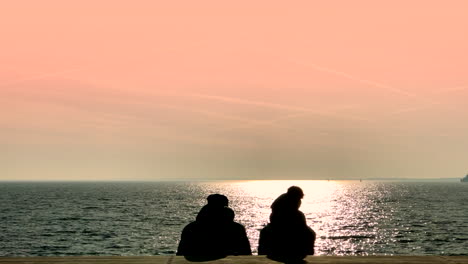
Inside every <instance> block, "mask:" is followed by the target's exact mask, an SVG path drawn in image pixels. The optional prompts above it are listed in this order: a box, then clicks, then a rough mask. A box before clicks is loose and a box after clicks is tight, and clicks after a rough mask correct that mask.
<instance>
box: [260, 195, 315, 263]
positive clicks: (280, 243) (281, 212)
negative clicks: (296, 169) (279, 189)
mask: <svg viewBox="0 0 468 264" xmlns="http://www.w3.org/2000/svg"><path fill="white" fill-rule="evenodd" d="M303 196H304V194H303V192H302V190H301V189H300V188H299V187H296V186H292V187H290V188H289V189H288V192H287V193H284V194H282V195H280V196H279V197H278V198H277V199H275V201H274V202H273V204H272V205H271V209H272V213H271V215H270V223H269V224H268V225H267V226H266V227H265V228H263V229H262V230H261V232H260V240H259V247H258V254H259V255H267V256H268V257H270V258H272V259H276V260H280V261H286V260H301V259H303V258H304V257H305V256H307V255H313V254H314V244H315V237H316V235H315V232H314V231H313V230H312V229H311V228H310V227H308V226H307V223H306V219H305V216H304V213H302V212H301V211H299V207H300V205H301V199H302V197H303Z"/></svg>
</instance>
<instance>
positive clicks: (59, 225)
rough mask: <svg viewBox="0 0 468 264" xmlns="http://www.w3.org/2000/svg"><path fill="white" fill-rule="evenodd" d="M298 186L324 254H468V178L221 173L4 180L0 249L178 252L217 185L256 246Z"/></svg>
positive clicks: (25, 252)
mask: <svg viewBox="0 0 468 264" xmlns="http://www.w3.org/2000/svg"><path fill="white" fill-rule="evenodd" d="M291 185H297V186H300V187H301V188H302V189H303V190H304V193H305V197H304V199H303V200H302V206H301V208H300V210H301V211H303V212H304V214H305V216H306V218H307V223H308V225H309V226H311V227H312V228H313V229H314V230H315V232H316V233H317V240H316V244H315V252H316V254H317V255H468V250H467V249H468V184H466V183H460V182H377V181H364V182H359V181H212V182H42V183H39V182H36V183H33V182H30V183H20V182H3V183H0V256H67V255H167V254H175V253H176V251H177V245H178V242H179V239H180V234H181V231H182V229H183V227H184V226H185V225H186V224H188V223H189V222H191V221H193V220H194V219H195V217H196V215H197V213H198V211H199V210H200V208H201V207H202V206H203V205H204V204H205V203H206V197H207V196H208V195H209V194H212V193H221V194H224V195H226V196H227V197H228V198H229V200H230V203H229V206H230V207H231V208H232V209H233V210H234V212H235V213H236V217H235V220H236V221H237V222H239V223H241V224H243V225H244V226H245V228H246V231H247V235H248V237H249V240H250V243H251V247H252V251H253V252H254V254H256V252H257V250H256V249H257V247H258V237H259V232H260V230H261V229H262V228H263V227H264V226H265V224H267V223H268V218H269V214H270V212H271V209H270V205H271V203H272V202H273V200H274V199H275V198H276V197H277V196H279V195H280V194H282V193H284V192H286V189H287V188H288V187H289V186H291Z"/></svg>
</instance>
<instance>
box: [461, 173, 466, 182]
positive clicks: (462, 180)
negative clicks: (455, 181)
mask: <svg viewBox="0 0 468 264" xmlns="http://www.w3.org/2000/svg"><path fill="white" fill-rule="evenodd" d="M460 181H461V182H468V174H466V176H465V177H464V178H461V179H460Z"/></svg>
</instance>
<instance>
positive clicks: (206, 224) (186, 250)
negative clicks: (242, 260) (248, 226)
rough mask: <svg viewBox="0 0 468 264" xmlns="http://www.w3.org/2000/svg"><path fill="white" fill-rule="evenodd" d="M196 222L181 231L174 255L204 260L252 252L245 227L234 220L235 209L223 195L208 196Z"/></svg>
mask: <svg viewBox="0 0 468 264" xmlns="http://www.w3.org/2000/svg"><path fill="white" fill-rule="evenodd" d="M207 200H208V204H207V205H205V206H203V208H202V209H201V210H200V212H199V213H198V215H197V218H196V221H194V222H192V223H190V224H188V225H187V226H186V227H185V228H184V230H183V231H182V235H181V240H180V243H179V247H178V249H177V255H183V256H185V257H186V258H187V259H189V260H194V261H204V260H212V259H219V258H223V257H226V256H227V255H251V254H252V252H251V249H250V243H249V240H248V238H247V234H246V232H245V228H244V227H243V226H242V225H241V224H239V223H236V222H234V211H233V210H232V209H230V208H229V207H227V205H228V203H229V201H228V199H227V197H226V196H224V195H220V194H212V195H210V196H208V198H207Z"/></svg>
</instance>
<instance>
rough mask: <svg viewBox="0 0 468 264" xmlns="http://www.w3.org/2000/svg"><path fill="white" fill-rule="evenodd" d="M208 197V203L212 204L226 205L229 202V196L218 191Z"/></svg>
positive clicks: (217, 205)
mask: <svg viewBox="0 0 468 264" xmlns="http://www.w3.org/2000/svg"><path fill="white" fill-rule="evenodd" d="M206 199H207V200H208V204H209V205H210V206H216V207H225V206H228V204H229V200H228V198H227V197H226V196H224V195H222V194H218V193H215V194H210V195H209V196H208V197H207V198H206Z"/></svg>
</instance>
